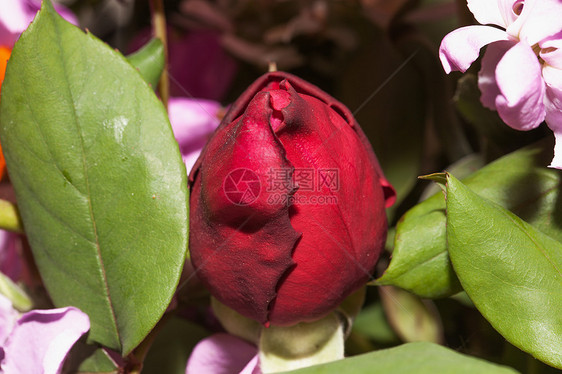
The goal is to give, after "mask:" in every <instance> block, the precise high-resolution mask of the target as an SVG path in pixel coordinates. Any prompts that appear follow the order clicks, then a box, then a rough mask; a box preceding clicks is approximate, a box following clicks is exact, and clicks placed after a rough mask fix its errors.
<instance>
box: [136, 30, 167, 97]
mask: <svg viewBox="0 0 562 374" xmlns="http://www.w3.org/2000/svg"><path fill="white" fill-rule="evenodd" d="M127 60H129V62H130V63H131V65H133V66H134V67H135V68H137V70H138V71H139V73H140V75H141V76H142V77H143V79H144V80H145V81H146V82H147V83H148V84H150V85H151V86H152V87H154V88H156V86H157V85H158V80H159V79H160V75H161V74H162V71H163V70H164V64H165V58H164V44H162V41H161V40H160V39H158V38H152V39H151V40H150V41H149V42H148V43H147V44H145V45H144V46H143V47H142V48H141V49H139V50H138V51H136V52H135V53H132V54H130V55H128V56H127Z"/></svg>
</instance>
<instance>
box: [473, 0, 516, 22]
mask: <svg viewBox="0 0 562 374" xmlns="http://www.w3.org/2000/svg"><path fill="white" fill-rule="evenodd" d="M513 2H514V0H511V1H505V0H502V1H494V0H468V1H467V5H468V9H470V11H471V12H472V14H474V18H476V20H477V21H478V22H480V23H481V24H483V25H486V24H493V25H498V26H501V27H503V28H506V27H507V26H508V25H509V24H510V23H511V22H512V21H511V22H508V21H507V20H506V19H505V13H507V12H506V11H505V8H506V7H507V6H509V8H510V9H509V10H511V5H510V4H506V3H513Z"/></svg>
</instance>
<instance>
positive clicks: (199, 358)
mask: <svg viewBox="0 0 562 374" xmlns="http://www.w3.org/2000/svg"><path fill="white" fill-rule="evenodd" d="M198 373H214V374H233V373H240V374H261V370H260V368H259V365H258V349H257V348H256V347H255V346H253V345H252V344H250V343H248V342H246V341H245V340H242V339H240V338H237V337H235V336H233V335H228V334H224V333H223V334H215V335H212V336H210V337H208V338H205V339H203V340H202V341H200V342H199V344H197V345H196V346H195V348H194V349H193V352H192V353H191V357H190V358H189V361H188V362H187V367H186V368H185V374H198Z"/></svg>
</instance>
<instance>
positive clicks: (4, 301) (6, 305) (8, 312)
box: [0, 294, 18, 360]
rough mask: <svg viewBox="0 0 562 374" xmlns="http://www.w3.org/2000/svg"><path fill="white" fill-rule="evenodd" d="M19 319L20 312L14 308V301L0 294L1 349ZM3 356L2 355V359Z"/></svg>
mask: <svg viewBox="0 0 562 374" xmlns="http://www.w3.org/2000/svg"><path fill="white" fill-rule="evenodd" d="M17 319H18V312H17V311H16V310H15V309H14V308H13V306H12V302H11V301H10V300H9V299H8V298H6V297H4V296H2V295H1V294H0V351H1V350H2V348H1V347H2V346H3V345H4V341H5V340H6V338H7V337H8V336H9V335H10V333H11V332H12V329H13V328H14V325H15V324H16V321H17ZM1 359H2V356H1V355H0V360H1Z"/></svg>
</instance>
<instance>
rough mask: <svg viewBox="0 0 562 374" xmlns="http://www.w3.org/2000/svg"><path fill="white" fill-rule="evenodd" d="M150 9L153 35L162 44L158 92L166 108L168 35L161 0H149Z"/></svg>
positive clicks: (167, 93) (168, 96) (168, 90)
mask: <svg viewBox="0 0 562 374" xmlns="http://www.w3.org/2000/svg"><path fill="white" fill-rule="evenodd" d="M150 4H151V9H152V29H153V30H154V36H155V37H156V38H158V39H160V40H161V41H162V44H163V45H164V70H163V71H162V75H161V76H160V81H159V82H158V93H159V94H160V98H161V99H162V103H163V104H164V107H165V108H166V109H167V108H168V100H169V98H170V80H169V78H168V37H167V33H166V14H165V13H164V2H163V0H150Z"/></svg>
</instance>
